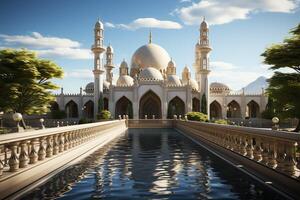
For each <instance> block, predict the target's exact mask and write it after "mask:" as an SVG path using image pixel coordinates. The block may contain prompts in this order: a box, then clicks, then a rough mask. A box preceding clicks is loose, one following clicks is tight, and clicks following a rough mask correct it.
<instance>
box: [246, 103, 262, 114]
mask: <svg viewBox="0 0 300 200" xmlns="http://www.w3.org/2000/svg"><path fill="white" fill-rule="evenodd" d="M247 113H248V117H250V118H256V117H259V105H258V103H256V102H255V101H253V100H251V101H250V102H249V103H248V104H247Z"/></svg>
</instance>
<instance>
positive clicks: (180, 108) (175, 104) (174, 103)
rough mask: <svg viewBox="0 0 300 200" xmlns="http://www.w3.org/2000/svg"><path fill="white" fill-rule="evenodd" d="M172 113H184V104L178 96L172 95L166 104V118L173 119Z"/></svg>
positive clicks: (182, 114)
mask: <svg viewBox="0 0 300 200" xmlns="http://www.w3.org/2000/svg"><path fill="white" fill-rule="evenodd" d="M174 115H177V116H178V115H181V116H182V117H183V116H184V115H185V104H184V102H183V101H182V100H181V99H180V98H179V97H178V96H176V97H174V98H173V99H172V100H171V101H170V102H169V105H168V116H167V117H168V119H173V116H174Z"/></svg>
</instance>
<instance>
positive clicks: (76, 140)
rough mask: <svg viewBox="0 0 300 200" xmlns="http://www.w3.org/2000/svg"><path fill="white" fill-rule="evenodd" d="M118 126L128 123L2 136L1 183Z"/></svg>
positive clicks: (87, 125) (88, 125)
mask: <svg viewBox="0 0 300 200" xmlns="http://www.w3.org/2000/svg"><path fill="white" fill-rule="evenodd" d="M118 126H124V127H125V120H115V121H107V122H99V123H91V124H83V125H75V126H66V127H58V128H49V129H44V130H37V131H30V132H25V133H13V134H5V135H0V182H1V181H3V180H4V179H6V178H8V177H9V176H11V175H12V174H13V173H16V172H17V171H19V170H21V169H23V168H27V167H29V166H32V165H35V164H38V163H39V162H41V161H44V160H47V159H48V158H51V157H54V156H58V155H61V154H63V153H64V152H66V151H69V150H70V149H73V148H74V147H76V146H80V145H81V144H85V143H88V141H92V140H95V138H97V137H98V136H100V135H101V134H103V132H105V130H108V129H112V128H117V127H118Z"/></svg>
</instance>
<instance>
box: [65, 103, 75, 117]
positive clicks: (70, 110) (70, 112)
mask: <svg viewBox="0 0 300 200" xmlns="http://www.w3.org/2000/svg"><path fill="white" fill-rule="evenodd" d="M65 111H66V114H67V118H78V105H77V103H75V102H74V101H73V100H70V101H69V102H68V103H67V104H66V107H65Z"/></svg>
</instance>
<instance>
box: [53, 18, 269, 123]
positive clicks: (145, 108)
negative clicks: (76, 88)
mask: <svg viewBox="0 0 300 200" xmlns="http://www.w3.org/2000/svg"><path fill="white" fill-rule="evenodd" d="M91 50H92V52H93V53H94V69H93V71H92V72H93V74H94V82H91V83H88V84H87V85H86V87H85V89H84V90H83V89H82V88H80V93H79V94H65V93H64V92H63V89H61V93H60V94H57V95H56V102H54V103H53V105H52V108H51V109H53V110H55V109H59V110H65V112H66V114H67V117H68V118H91V119H92V118H94V119H95V118H96V115H97V113H98V110H99V109H98V108H99V99H100V98H101V99H103V101H102V102H100V103H101V104H102V105H103V107H104V109H107V110H109V111H110V112H111V114H112V116H113V117H114V118H118V116H119V115H124V114H125V115H128V116H129V118H133V119H145V118H148V119H149V118H150V119H152V118H155V119H161V118H162V119H167V118H173V116H174V115H181V116H184V115H185V114H186V113H187V112H191V111H201V112H207V113H208V115H209V117H210V118H211V119H220V118H223V119H224V118H259V117H260V113H261V112H262V111H263V110H264V109H265V107H266V103H267V96H266V95H265V94H264V91H263V90H262V92H261V94H245V92H244V91H243V92H241V93H239V94H234V93H232V91H231V90H230V88H229V87H228V86H226V85H225V84H222V83H218V82H213V83H211V84H210V85H208V78H209V73H210V68H209V62H210V61H209V53H210V51H211V50H212V49H211V47H210V44H209V27H208V24H207V22H206V21H205V20H203V21H202V23H201V25H200V35H199V39H198V42H197V43H196V45H195V61H194V64H193V67H194V72H195V74H194V78H193V76H192V73H191V70H190V68H189V67H187V66H185V67H184V69H183V71H182V72H181V77H180V76H178V75H177V73H176V64H175V61H174V60H172V59H171V58H170V56H169V54H168V52H167V51H166V50H165V49H164V48H162V47H161V46H159V45H157V44H154V43H152V36H151V33H150V36H149V42H148V44H145V45H143V46H141V47H139V48H138V49H137V50H136V51H135V52H134V54H133V55H132V58H131V63H130V66H129V65H128V63H127V62H126V61H125V60H123V62H122V63H121V65H120V66H119V77H118V79H117V82H116V83H113V73H112V71H113V69H114V68H115V67H116V66H115V65H114V62H113V60H114V50H113V48H112V46H111V45H109V46H107V47H105V46H104V26H103V23H102V22H101V21H97V22H96V24H95V28H94V44H93V45H92V47H91ZM103 57H105V63H103V60H104V59H103Z"/></svg>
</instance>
